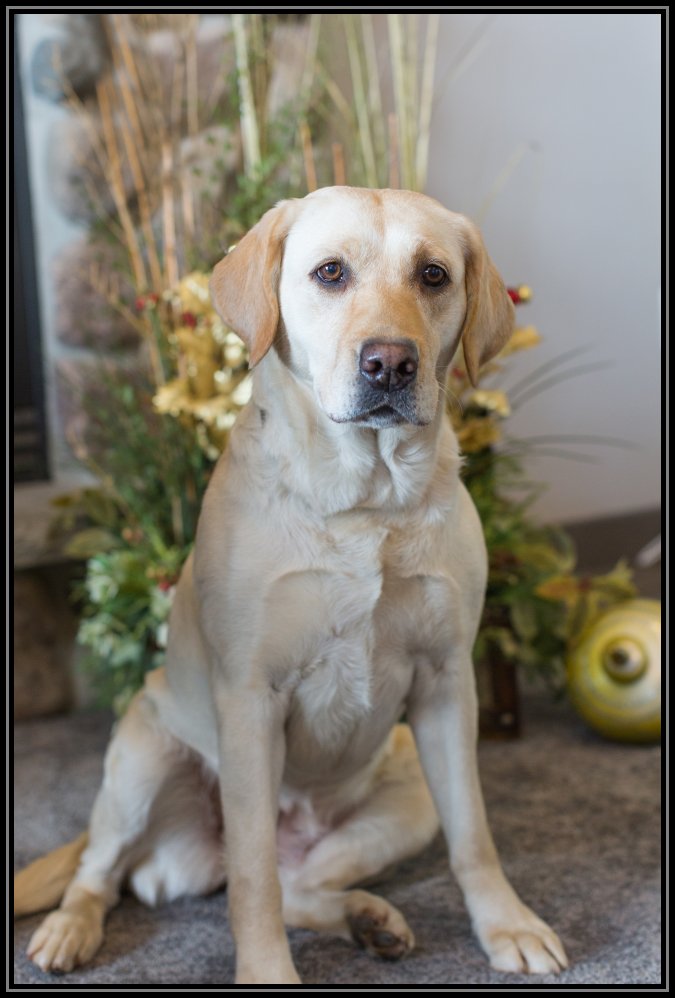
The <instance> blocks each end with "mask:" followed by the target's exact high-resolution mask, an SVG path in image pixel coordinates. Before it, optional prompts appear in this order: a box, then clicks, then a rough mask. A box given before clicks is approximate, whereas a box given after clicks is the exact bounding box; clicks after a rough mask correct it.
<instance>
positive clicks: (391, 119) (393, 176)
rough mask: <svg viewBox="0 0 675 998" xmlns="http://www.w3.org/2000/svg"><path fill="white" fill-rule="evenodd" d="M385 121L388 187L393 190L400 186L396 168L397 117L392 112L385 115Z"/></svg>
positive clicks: (397, 154)
mask: <svg viewBox="0 0 675 998" xmlns="http://www.w3.org/2000/svg"><path fill="white" fill-rule="evenodd" d="M387 122H388V124H389V187H390V188H391V189H392V190H394V191H395V190H398V189H399V187H400V186H401V175H400V173H399V168H398V163H399V153H398V119H397V117H396V115H395V114H393V113H392V114H389V115H388V116H387Z"/></svg>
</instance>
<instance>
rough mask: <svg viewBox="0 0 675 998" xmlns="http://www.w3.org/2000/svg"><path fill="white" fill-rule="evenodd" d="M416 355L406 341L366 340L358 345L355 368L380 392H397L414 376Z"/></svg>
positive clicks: (410, 381) (410, 344)
mask: <svg viewBox="0 0 675 998" xmlns="http://www.w3.org/2000/svg"><path fill="white" fill-rule="evenodd" d="M418 363H419V356H418V353H417V347H416V346H415V344H414V343H411V342H410V341H409V340H392V341H389V342H387V341H386V340H384V341H378V340H368V341H367V342H366V343H364V344H363V346H362V347H361V356H360V357H359V371H360V372H361V374H362V375H363V377H364V378H365V379H366V381H367V382H368V384H369V385H370V386H371V387H372V388H375V389H376V391H380V392H398V391H400V390H401V388H407V387H408V385H410V384H411V383H412V382H413V381H414V380H415V378H416V377H417V365H418Z"/></svg>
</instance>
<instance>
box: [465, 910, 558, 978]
mask: <svg viewBox="0 0 675 998" xmlns="http://www.w3.org/2000/svg"><path fill="white" fill-rule="evenodd" d="M476 931H477V935H478V938H479V940H480V943H481V945H482V947H483V949H484V950H485V952H486V953H487V956H488V958H489V960H490V966H491V967H494V969H495V970H501V971H503V972H505V973H509V974H559V973H560V971H561V970H564V969H565V968H566V967H567V957H566V956H565V950H564V949H563V945H562V943H561V942H560V940H559V939H558V937H557V935H556V934H555V932H554V931H553V929H550V928H549V927H548V925H546V923H545V922H542V920H541V919H540V918H537V916H536V915H535V914H534V912H533V911H531V910H530V909H529V908H527V907H526V906H525V905H523V904H521V905H520V910H519V911H518V915H517V918H515V919H514V920H513V921H508V922H502V923H501V924H499V923H496V924H495V923H494V922H490V923H489V924H487V925H484V926H476Z"/></svg>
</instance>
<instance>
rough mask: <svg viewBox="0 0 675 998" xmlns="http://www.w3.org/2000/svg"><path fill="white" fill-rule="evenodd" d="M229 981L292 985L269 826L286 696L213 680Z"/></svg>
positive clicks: (294, 978)
mask: <svg viewBox="0 0 675 998" xmlns="http://www.w3.org/2000/svg"><path fill="white" fill-rule="evenodd" d="M215 700H216V709H217V712H218V730H219V752H220V788H221V796H222V802H223V816H224V824H225V851H226V862H227V879H228V896H229V912H230V923H231V926H232V932H233V935H234V938H235V944H236V949H237V973H236V981H235V983H236V984H299V983H300V978H299V977H298V975H297V973H296V970H295V967H294V966H293V961H292V959H291V953H290V949H289V945H288V939H287V937H286V931H285V929H284V924H283V919H282V901H281V886H280V884H279V875H278V871H277V847H276V826H277V816H278V802H279V784H280V781H281V775H282V771H283V765H284V751H285V744H284V720H285V702H284V701H283V698H281V697H280V696H279V695H278V694H276V693H275V692H274V691H273V690H272V689H271V688H270V687H268V686H267V685H258V684H256V685H255V686H240V685H238V684H237V686H236V687H233V686H232V685H231V684H225V683H220V684H217V686H216V697H215Z"/></svg>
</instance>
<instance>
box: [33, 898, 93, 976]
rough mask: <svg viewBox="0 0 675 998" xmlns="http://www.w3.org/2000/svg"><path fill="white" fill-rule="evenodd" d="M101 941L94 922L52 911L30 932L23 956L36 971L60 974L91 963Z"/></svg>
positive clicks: (72, 914)
mask: <svg viewBox="0 0 675 998" xmlns="http://www.w3.org/2000/svg"><path fill="white" fill-rule="evenodd" d="M102 942H103V930H102V928H101V926H100V925H99V924H98V923H96V922H93V921H92V920H90V919H88V918H86V917H85V916H83V915H77V914H74V913H72V912H68V911H53V912H52V913H51V915H47V917H46V918H45V920H44V921H43V923H42V925H41V926H40V927H39V929H37V930H36V931H35V932H34V933H33V935H32V937H31V940H30V942H29V943H28V949H27V950H26V953H27V955H28V957H29V958H30V959H31V960H32V961H33V962H34V963H36V964H37V965H38V967H39V968H40V970H44V971H46V972H51V973H56V974H64V973H67V972H68V971H69V970H72V969H73V968H74V967H77V966H79V965H80V964H82V963H87V961H89V960H91V959H92V957H93V956H94V955H95V953H96V951H97V950H98V948H99V946H100V945H101V943H102Z"/></svg>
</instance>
